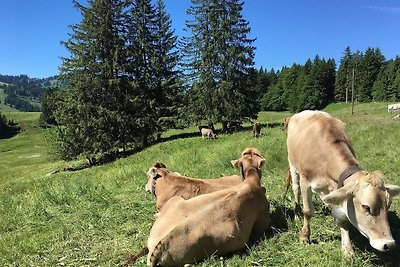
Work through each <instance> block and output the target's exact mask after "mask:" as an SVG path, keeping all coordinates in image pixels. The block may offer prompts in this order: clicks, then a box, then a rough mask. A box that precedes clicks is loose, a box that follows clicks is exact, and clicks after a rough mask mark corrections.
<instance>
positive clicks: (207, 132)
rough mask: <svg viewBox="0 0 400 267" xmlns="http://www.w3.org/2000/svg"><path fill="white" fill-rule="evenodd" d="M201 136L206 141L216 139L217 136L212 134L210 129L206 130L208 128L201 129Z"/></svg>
mask: <svg viewBox="0 0 400 267" xmlns="http://www.w3.org/2000/svg"><path fill="white" fill-rule="evenodd" d="M201 136H202V137H203V138H204V137H207V138H208V139H217V138H218V137H217V135H216V134H215V133H214V131H213V130H212V129H208V128H201Z"/></svg>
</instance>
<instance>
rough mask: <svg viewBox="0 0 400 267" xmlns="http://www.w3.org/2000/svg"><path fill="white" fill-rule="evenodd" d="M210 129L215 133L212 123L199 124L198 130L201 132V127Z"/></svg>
mask: <svg viewBox="0 0 400 267" xmlns="http://www.w3.org/2000/svg"><path fill="white" fill-rule="evenodd" d="M203 128H204V129H211V130H213V132H214V133H215V128H214V123H212V122H209V123H208V125H200V126H199V132H201V129H203Z"/></svg>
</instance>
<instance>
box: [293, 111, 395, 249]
mask: <svg viewBox="0 0 400 267" xmlns="http://www.w3.org/2000/svg"><path fill="white" fill-rule="evenodd" d="M287 149H288V160H289V166H290V174H291V179H292V186H293V192H294V197H295V205H296V206H298V205H299V197H300V192H301V196H302V200H303V214H304V225H303V228H302V230H301V233H300V241H302V242H305V243H308V242H310V220H311V217H312V215H313V213H314V207H313V203H312V201H311V194H312V192H315V193H317V194H318V195H319V196H320V197H321V199H322V201H323V202H324V203H326V204H328V205H330V206H332V207H333V210H332V213H333V216H334V218H335V220H336V222H337V224H338V225H339V226H340V230H341V237H342V251H343V254H344V255H345V256H351V255H353V254H354V251H353V248H352V245H351V242H350V237H349V232H348V226H349V222H350V223H351V224H353V225H354V226H355V227H356V228H357V229H358V230H359V231H360V233H361V234H363V235H364V236H366V237H367V238H368V239H369V242H370V245H371V246H372V247H373V248H375V249H377V250H379V251H383V252H384V251H389V250H391V249H393V248H394V247H395V241H394V239H393V237H392V234H391V231H390V227H389V223H388V217H387V212H388V209H389V206H390V203H391V197H393V196H397V195H399V193H400V187H399V186H395V185H385V183H384V180H383V174H382V173H380V172H379V171H375V172H368V171H365V170H362V169H361V168H360V167H359V166H358V163H357V160H356V158H355V155H354V152H353V148H352V147H351V145H350V140H349V138H348V136H347V133H346V130H345V124H344V123H343V122H342V121H340V120H338V119H336V118H333V117H332V116H330V115H329V114H328V113H326V112H322V111H303V112H300V113H298V114H296V115H294V116H292V117H291V118H290V123H289V126H288V136H287Z"/></svg>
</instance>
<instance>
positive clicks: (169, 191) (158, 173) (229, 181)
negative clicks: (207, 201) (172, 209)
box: [146, 162, 242, 211]
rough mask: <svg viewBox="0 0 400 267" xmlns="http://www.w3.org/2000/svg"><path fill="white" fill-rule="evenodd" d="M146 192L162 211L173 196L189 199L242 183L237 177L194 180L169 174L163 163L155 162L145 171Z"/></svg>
mask: <svg viewBox="0 0 400 267" xmlns="http://www.w3.org/2000/svg"><path fill="white" fill-rule="evenodd" d="M147 178H148V181H147V184H146V191H150V190H151V192H152V194H153V195H154V196H155V197H156V199H157V201H156V208H157V210H158V211H160V210H161V209H162V207H163V206H164V205H165V203H166V202H167V201H168V200H169V199H170V198H172V197H173V196H180V197H182V198H184V199H189V198H192V197H195V196H198V195H201V194H206V193H211V192H215V191H218V190H222V189H225V188H228V187H230V186H233V185H237V184H239V183H241V182H242V177H240V176H238V175H231V176H224V177H220V178H216V179H195V178H189V177H186V176H182V175H180V174H179V173H175V172H170V171H169V170H168V169H167V168H166V167H165V165H164V164H163V163H160V162H157V163H155V164H154V165H153V166H152V167H150V169H149V170H148V171H147Z"/></svg>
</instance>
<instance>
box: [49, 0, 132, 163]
mask: <svg viewBox="0 0 400 267" xmlns="http://www.w3.org/2000/svg"><path fill="white" fill-rule="evenodd" d="M74 5H75V7H76V8H78V9H79V10H80V12H81V14H82V17H83V19H82V21H81V22H80V23H79V24H74V25H72V26H71V30H72V33H71V34H70V39H69V40H67V41H65V42H63V44H64V45H65V47H66V48H67V50H68V51H69V52H70V54H71V57H69V58H63V62H62V66H61V68H60V70H61V76H60V79H61V80H62V81H63V82H65V83H66V84H67V89H66V97H65V99H64V100H63V106H62V107H61V108H60V109H59V112H58V113H57V114H56V120H57V123H59V124H61V126H60V127H59V128H58V140H59V141H60V151H59V153H60V155H61V156H62V157H63V158H74V157H77V156H78V155H80V154H81V155H84V156H85V157H86V158H87V159H88V160H89V161H90V162H91V163H94V162H95V159H96V156H98V155H99V154H105V153H115V152H116V151H117V150H118V149H119V148H120V147H125V146H126V142H127V141H128V140H127V138H126V136H129V134H127V133H126V131H127V128H125V127H124V126H125V125H124V123H123V122H124V121H127V120H129V118H127V116H126V115H127V114H122V113H121V112H120V110H119V108H120V99H121V98H124V96H122V95H121V92H123V91H125V90H127V88H126V83H125V81H124V77H123V76H122V73H123V67H122V56H123V54H124V47H123V40H121V37H120V36H122V33H121V31H122V8H123V1H122V0H88V6H87V7H85V6H83V5H81V4H79V3H78V2H77V1H74ZM121 129H123V130H121ZM128 131H129V130H128ZM122 136H125V138H122ZM121 140H122V143H121Z"/></svg>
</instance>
